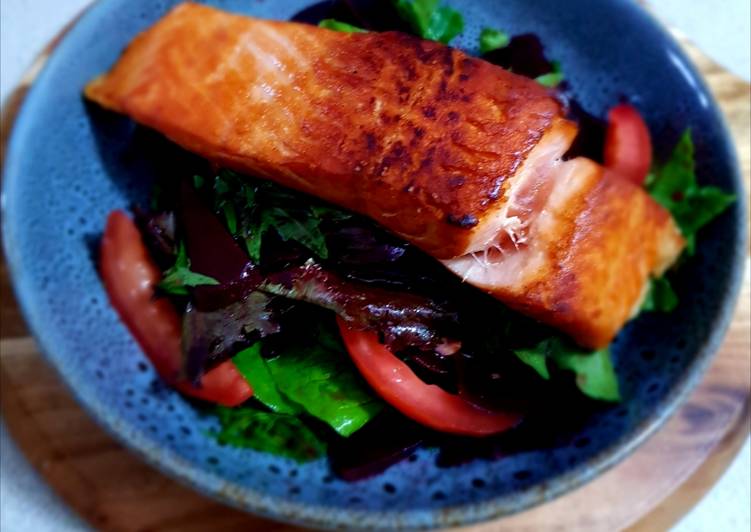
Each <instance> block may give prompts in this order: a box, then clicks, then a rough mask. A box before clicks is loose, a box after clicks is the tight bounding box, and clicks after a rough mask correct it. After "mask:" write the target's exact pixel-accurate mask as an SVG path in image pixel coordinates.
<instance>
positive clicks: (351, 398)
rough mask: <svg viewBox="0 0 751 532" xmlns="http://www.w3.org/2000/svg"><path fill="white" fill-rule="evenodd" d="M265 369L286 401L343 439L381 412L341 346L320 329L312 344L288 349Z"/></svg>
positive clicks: (379, 405) (330, 334) (323, 329)
mask: <svg viewBox="0 0 751 532" xmlns="http://www.w3.org/2000/svg"><path fill="white" fill-rule="evenodd" d="M306 344H307V345H306ZM266 365H267V366H268V369H269V372H270V373H271V375H272V377H273V378H274V381H275V382H276V385H277V387H278V388H279V390H280V391H281V392H282V394H284V396H285V397H288V398H289V399H291V400H292V401H294V402H295V403H296V404H298V405H300V406H301V407H302V408H303V409H304V410H305V411H306V412H307V413H308V414H310V415H311V416H313V417H316V418H318V419H320V420H321V421H324V422H326V423H327V424H329V425H330V426H331V427H332V428H333V429H334V430H335V431H336V432H337V433H339V434H340V435H342V436H345V437H346V436H350V435H351V434H353V433H354V432H356V431H357V430H359V429H360V428H362V427H363V426H364V425H365V424H366V423H367V422H368V421H370V420H371V419H372V418H373V417H375V415H376V414H378V413H379V412H380V411H381V409H382V408H383V403H382V402H381V400H380V399H378V398H377V397H375V396H374V395H373V394H372V393H371V392H370V390H369V389H368V387H367V385H366V384H365V381H364V380H363V378H362V376H360V374H359V373H358V372H357V370H356V369H355V367H354V365H353V364H352V362H351V361H350V359H349V356H348V355H347V353H346V352H345V351H344V347H343V346H342V344H341V342H340V341H338V340H337V339H336V337H335V336H334V335H333V334H332V333H331V332H330V331H328V330H327V329H326V328H324V327H323V326H322V327H321V328H320V329H319V331H318V335H317V338H315V339H314V340H313V341H312V342H310V343H308V342H305V343H299V344H296V345H291V346H289V347H288V348H287V349H285V350H284V351H283V352H282V353H280V354H279V356H277V357H275V358H272V359H270V360H268V361H266Z"/></svg>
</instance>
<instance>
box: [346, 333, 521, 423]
mask: <svg viewBox="0 0 751 532" xmlns="http://www.w3.org/2000/svg"><path fill="white" fill-rule="evenodd" d="M337 323H338V324H339V330H340V331H341V334H342V339H343V340H344V344H345V345H346V347H347V351H348V352H349V355H350V357H352V360H353V361H354V363H355V366H357V369H359V370H360V373H361V374H362V376H363V377H365V380H366V381H367V382H368V384H370V386H371V387H373V389H374V390H375V391H376V393H378V395H380V396H381V397H382V398H383V399H384V400H385V401H386V402H387V403H389V404H390V405H391V406H393V407H394V408H396V409H397V410H399V411H400V412H401V413H402V414H404V415H405V416H407V417H408V418H411V419H413V420H415V421H417V422H418V423H421V424H422V425H425V426H426V427H430V428H432V429H435V430H438V431H441V432H450V433H453V434H462V435H465V436H488V435H491V434H497V433H499V432H503V431H505V430H507V429H510V428H511V427H513V426H514V425H516V424H517V423H518V422H519V421H520V420H521V415H520V414H518V413H513V412H491V411H489V410H485V409H483V408H480V407H479V406H476V405H474V404H472V403H470V402H468V401H465V400H464V399H462V398H461V397H459V396H458V395H454V394H450V393H448V392H446V391H444V390H443V389H441V388H440V387H438V386H436V385H435V384H426V383H425V382H423V381H422V380H420V378H418V377H417V375H415V374H414V373H413V372H412V370H411V369H410V368H409V366H407V364H405V363H404V362H402V361H401V360H399V358H397V357H396V356H395V355H394V354H393V353H392V352H391V351H389V349H388V348H387V347H386V346H385V345H383V344H382V343H380V342H379V341H378V336H377V335H376V334H375V333H372V332H368V331H356V330H353V329H350V328H349V327H348V326H347V324H346V323H345V322H344V321H342V320H341V319H340V318H337Z"/></svg>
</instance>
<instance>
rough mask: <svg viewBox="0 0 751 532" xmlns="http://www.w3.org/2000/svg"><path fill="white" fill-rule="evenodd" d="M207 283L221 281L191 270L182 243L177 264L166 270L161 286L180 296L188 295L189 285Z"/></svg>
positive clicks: (179, 247) (178, 249) (162, 288)
mask: <svg viewBox="0 0 751 532" xmlns="http://www.w3.org/2000/svg"><path fill="white" fill-rule="evenodd" d="M205 284H219V281H217V280H216V279H214V278H213V277H209V276H208V275H203V274H200V273H196V272H193V271H191V270H190V260H189V259H188V254H187V253H186V251H185V244H184V243H183V242H181V243H180V246H178V248H177V257H176V258H175V264H174V265H173V266H172V267H171V268H170V269H169V270H167V271H166V272H164V276H163V278H162V280H161V281H160V282H159V285H158V286H159V288H160V289H161V290H164V291H165V292H167V293H169V294H174V295H178V296H186V295H188V287H189V286H200V285H205Z"/></svg>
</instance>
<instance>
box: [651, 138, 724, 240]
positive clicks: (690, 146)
mask: <svg viewBox="0 0 751 532" xmlns="http://www.w3.org/2000/svg"><path fill="white" fill-rule="evenodd" d="M645 185H646V187H647V190H648V191H649V193H650V194H651V195H652V197H653V198H654V199H655V200H656V201H657V202H658V203H659V204H660V205H662V206H663V207H665V208H666V209H667V210H669V211H670V213H671V214H672V215H673V218H674V219H675V221H676V223H677V224H678V227H679V228H680V230H681V233H682V234H683V236H684V238H685V239H686V253H687V254H688V255H693V254H694V253H695V251H696V233H697V231H698V230H699V229H701V228H702V227H704V226H705V225H707V224H708V223H709V222H711V221H712V220H713V219H715V218H716V217H717V216H719V215H720V214H721V213H722V212H723V211H725V209H727V208H728V207H729V206H730V205H731V204H732V203H733V202H734V201H735V196H734V195H732V194H727V193H725V192H724V191H722V190H721V189H719V188H717V187H713V186H700V185H699V184H698V182H697V180H696V169H695V161H694V143H693V141H692V140H691V130H690V129H687V130H686V131H685V132H684V133H683V135H681V138H680V140H679V141H678V144H677V145H676V147H675V149H674V150H673V153H672V154H671V155H670V157H669V158H668V160H667V161H666V162H665V163H664V164H662V165H658V166H656V167H655V168H654V169H653V171H652V172H651V173H650V175H649V176H647V181H646V183H645Z"/></svg>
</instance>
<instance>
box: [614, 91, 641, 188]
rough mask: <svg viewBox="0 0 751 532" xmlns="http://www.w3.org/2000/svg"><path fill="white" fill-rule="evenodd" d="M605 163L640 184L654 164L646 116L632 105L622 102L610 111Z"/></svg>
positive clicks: (617, 172)
mask: <svg viewBox="0 0 751 532" xmlns="http://www.w3.org/2000/svg"><path fill="white" fill-rule="evenodd" d="M604 155H605V167H606V168H608V169H610V170H613V172H615V173H616V174H618V175H620V176H621V177H623V178H624V179H628V180H629V181H632V182H633V183H635V184H637V185H639V186H641V185H643V184H644V180H645V179H646V178H647V174H648V173H649V168H650V166H651V165H652V141H651V139H650V136H649V129H648V128H647V124H646V123H645V122H644V119H643V118H642V117H641V115H640V114H639V111H637V110H636V108H634V107H633V106H631V105H629V104H627V103H622V104H619V105H616V106H615V107H613V108H612V109H611V110H610V112H609V113H608V129H607V133H606V134H605V154H604Z"/></svg>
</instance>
